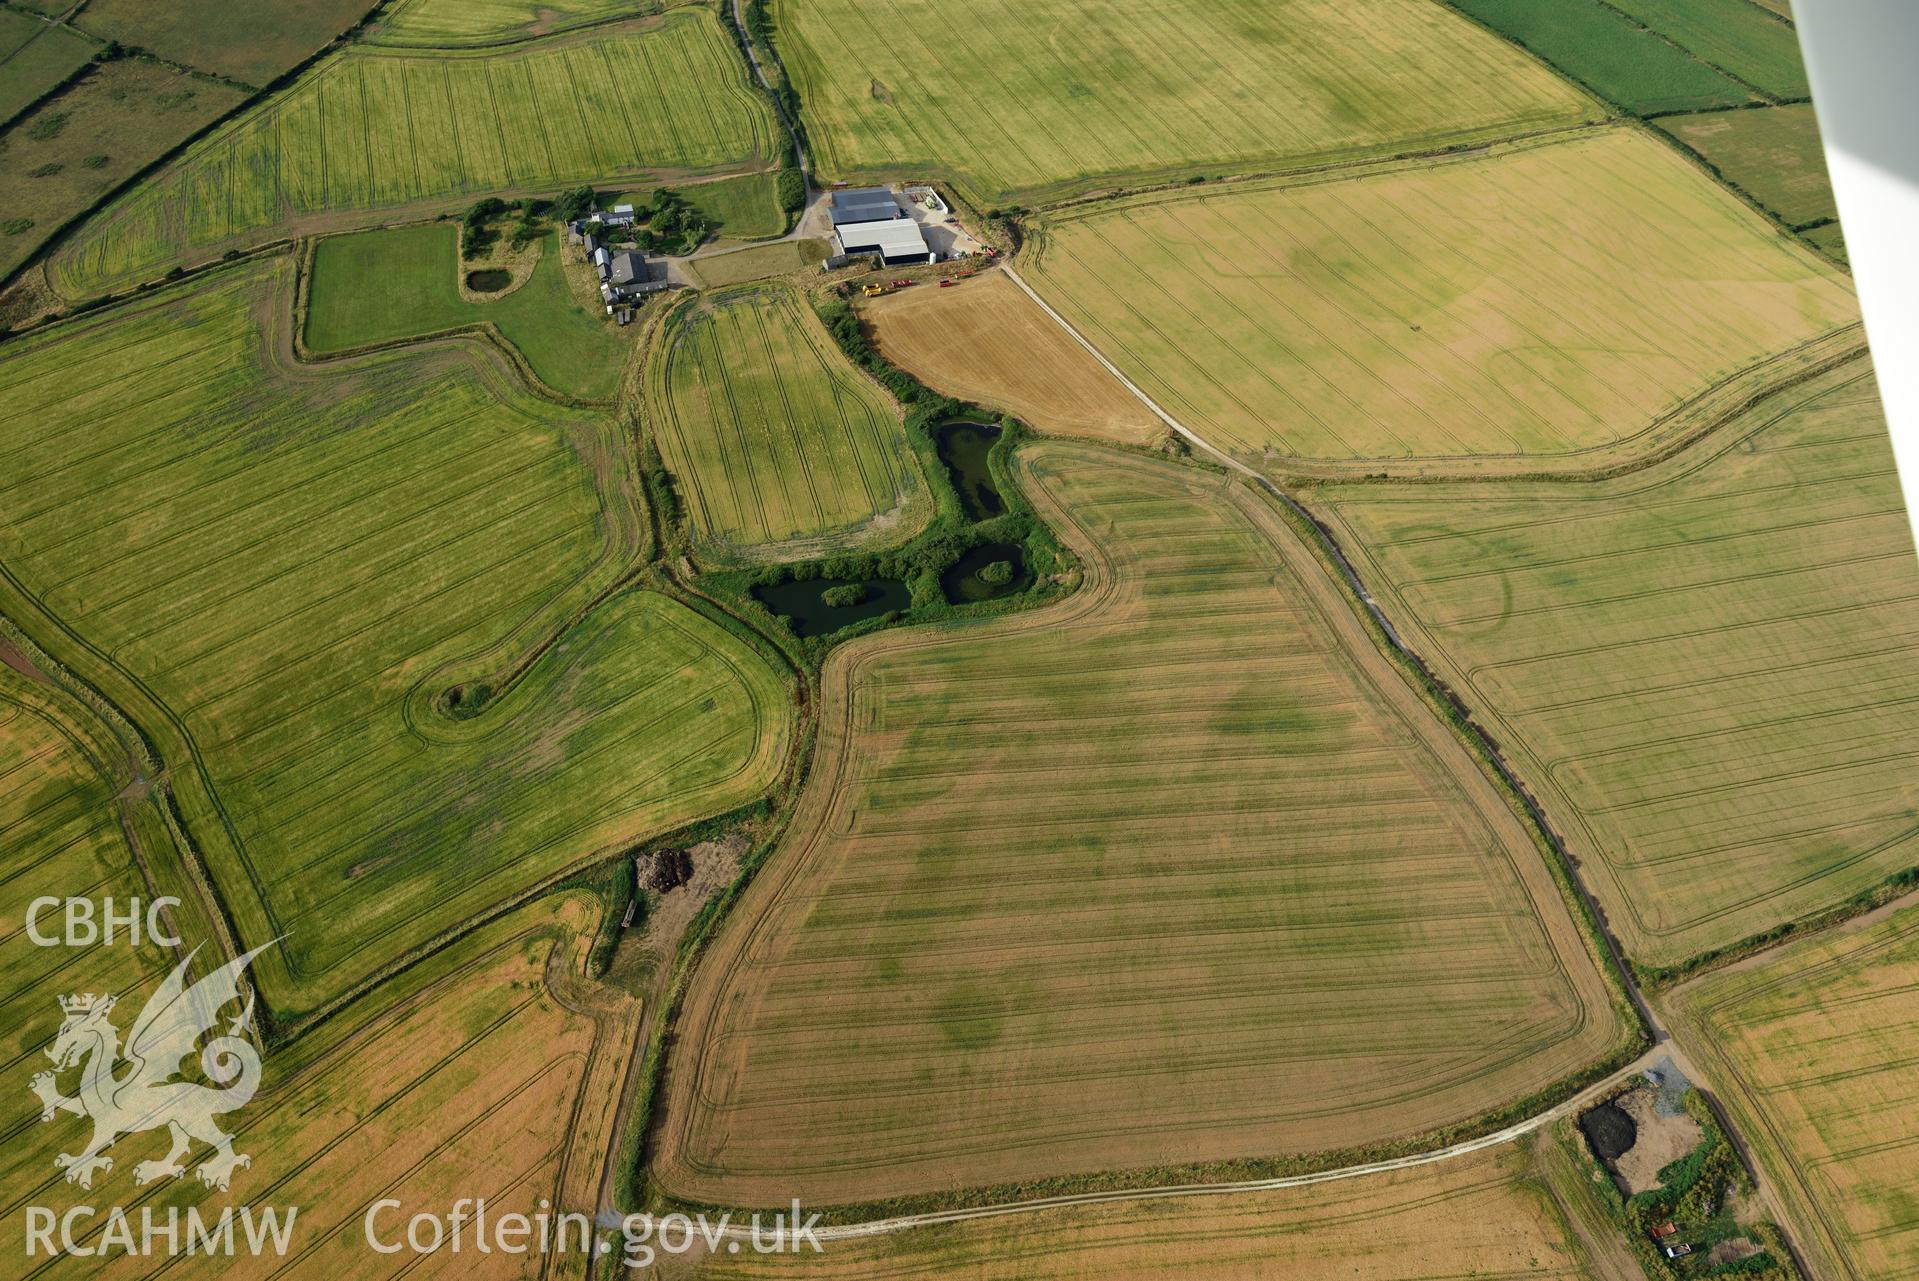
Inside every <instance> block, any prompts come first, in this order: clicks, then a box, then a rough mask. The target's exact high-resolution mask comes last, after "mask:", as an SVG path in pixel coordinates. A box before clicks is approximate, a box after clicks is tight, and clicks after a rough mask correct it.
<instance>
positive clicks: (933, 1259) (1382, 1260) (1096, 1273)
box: [698, 1147, 1612, 1281]
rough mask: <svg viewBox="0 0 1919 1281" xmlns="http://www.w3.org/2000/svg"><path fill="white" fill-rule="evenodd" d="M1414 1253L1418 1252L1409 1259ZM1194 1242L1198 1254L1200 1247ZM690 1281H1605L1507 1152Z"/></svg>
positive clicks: (910, 1237) (993, 1222)
mask: <svg viewBox="0 0 1919 1281" xmlns="http://www.w3.org/2000/svg"><path fill="white" fill-rule="evenodd" d="M1409 1242H1417V1243H1418V1248H1417V1249H1410V1248H1408V1243H1409ZM1200 1243H1204V1245H1203V1248H1202V1246H1201V1244H1200ZM698 1275H699V1276H700V1278H701V1281H723V1279H733V1278H737V1279H738V1281H758V1279H759V1278H763V1277H774V1276H800V1277H805V1278H809V1281H811V1279H814V1278H817V1279H818V1281H862V1279H865V1278H874V1277H888V1278H893V1279H894V1281H908V1279H909V1278H920V1277H927V1278H932V1277H952V1276H959V1275H965V1276H969V1277H974V1278H977V1279H978V1281H1080V1279H1081V1278H1091V1277H1121V1276H1180V1277H1190V1278H1192V1279H1193V1281H1228V1279H1233V1281H1239V1279H1243V1278H1273V1279H1274V1281H1278V1279H1279V1278H1288V1279H1290V1281H1331V1278H1333V1277H1340V1278H1343V1279H1345V1281H1431V1278H1433V1277H1451V1276H1461V1277H1464V1276H1474V1275H1478V1276H1496V1277H1500V1278H1502V1279H1503V1281H1589V1279H1590V1281H1599V1279H1600V1278H1605V1279H1606V1281H1612V1274H1611V1273H1608V1272H1604V1271H1601V1270H1599V1269H1597V1268H1595V1267H1593V1266H1591V1265H1589V1264H1588V1263H1587V1261H1586V1258H1585V1247H1584V1245H1583V1243H1582V1242H1581V1240H1580V1238H1579V1237H1578V1235H1577V1234H1576V1232H1575V1231H1574V1229H1573V1228H1572V1227H1571V1225H1570V1224H1569V1223H1568V1221H1567V1219H1566V1217H1565V1215H1564V1214H1563V1213H1562V1212H1561V1211H1560V1210H1559V1208H1558V1206H1557V1205H1556V1204H1555V1203H1554V1201H1553V1199H1552V1198H1551V1197H1550V1196H1548V1195H1547V1194H1546V1193H1545V1191H1544V1190H1543V1188H1542V1187H1541V1184H1540V1179H1539V1175H1538V1174H1537V1173H1536V1172H1535V1170H1534V1169H1533V1166H1532V1163H1531V1161H1530V1160H1529V1154H1528V1153H1527V1151H1526V1150H1525V1149H1523V1148H1519V1147H1505V1148H1501V1149H1499V1150H1497V1151H1495V1152H1491V1153H1487V1154H1485V1155H1481V1156H1474V1157H1471V1158H1468V1159H1466V1160H1462V1161H1457V1162H1449V1163H1447V1164H1444V1165H1437V1166H1427V1167H1423V1168H1418V1169H1413V1170H1407V1171H1402V1172H1398V1173H1394V1174H1390V1175H1385V1176H1382V1177H1380V1178H1376V1179H1358V1180H1349V1181H1342V1182H1336V1183H1326V1184H1319V1185H1316V1186H1309V1187H1303V1188H1292V1189H1288V1190H1286V1191H1284V1192H1277V1193H1260V1194H1250V1195H1239V1196H1220V1197H1204V1198H1197V1199H1194V1200H1172V1199H1168V1200H1161V1201H1148V1202H1134V1203H1126V1204H1120V1205H1110V1206H1099V1207H1091V1208H1086V1207H1080V1208H1075V1209H1072V1210H1052V1211H1045V1212H1042V1213H1038V1214H1023V1215H1015V1216H1012V1217H1009V1218H1003V1219H982V1220H974V1221H972V1222H967V1223H959V1224H953V1225H951V1226H949V1227H947V1228H944V1229H941V1230H939V1231H932V1232H904V1233H896V1234H892V1235H887V1236H877V1237H868V1238H864V1239H861V1240H853V1241H835V1242H834V1243H833V1244H832V1245H831V1246H830V1247H828V1249H827V1250H826V1251H825V1252H824V1253H823V1254H822V1255H820V1256H819V1257H818V1258H809V1259H806V1260H802V1261H799V1262H797V1263H796V1262H795V1261H794V1260H793V1259H791V1258H787V1259H782V1260H774V1259H770V1258H766V1257H760V1256H754V1255H751V1254H748V1253H741V1254H738V1255H715V1256H713V1257H712V1258H711V1259H708V1260H707V1261H706V1262H705V1264H704V1266H703V1267H701V1268H700V1270H699V1273H698Z"/></svg>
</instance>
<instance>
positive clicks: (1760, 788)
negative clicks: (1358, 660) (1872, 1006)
mask: <svg viewBox="0 0 1919 1281" xmlns="http://www.w3.org/2000/svg"><path fill="white" fill-rule="evenodd" d="M1322 495H1323V496H1322V498H1320V499H1319V500H1316V501H1315V504H1314V505H1315V506H1317V507H1318V508H1319V509H1320V511H1321V512H1322V513H1324V514H1325V515H1326V516H1327V517H1328V518H1329V519H1330V520H1331V521H1332V523H1333V524H1334V525H1335V526H1336V527H1337V529H1338V531H1339V535H1340V538H1341V541H1342V542H1344V543H1345V545H1346V548H1347V550H1348V552H1349V553H1351V554H1352V555H1353V556H1354V557H1355V559H1356V560H1357V561H1358V562H1359V573H1360V576H1361V577H1362V578H1364V579H1365V580H1366V582H1367V585H1368V586H1369V587H1370V588H1371V590H1372V591H1373V592H1374V594H1375V595H1377V596H1378V597H1380V599H1381V602H1382V604H1383V606H1384V608H1385V610H1386V612H1387V614H1388V615H1389V616H1390V617H1391V618H1392V619H1393V620H1394V621H1395V622H1396V623H1397V624H1398V625H1399V626H1400V627H1401V628H1403V629H1405V630H1407V631H1408V632H1409V633H1410V634H1411V644H1412V645H1413V647H1414V648H1415V649H1417V650H1419V651H1420V652H1421V653H1423V654H1424V655H1425V656H1426V657H1427V658H1428V659H1429V660H1431V661H1433V662H1434V663H1435V664H1436V666H1437V668H1438V670H1439V672H1440V674H1441V676H1442V677H1443V679H1445V680H1447V681H1448V682H1450V683H1451V684H1453V685H1454V686H1455V687H1456V688H1457V689H1458V690H1459V692H1460V694H1461V696H1462V697H1463V698H1464V699H1465V701H1466V703H1467V704H1468V705H1469V706H1470V707H1471V708H1473V709H1474V711H1475V713H1476V714H1477V715H1479V716H1482V717H1484V718H1485V721H1486V723H1487V725H1488V726H1489V728H1490V730H1491V733H1492V735H1493V737H1494V738H1495V739H1497V740H1498V741H1499V742H1500V743H1501V744H1502V745H1503V746H1504V748H1505V750H1506V751H1507V752H1508V754H1509V755H1510V756H1511V758H1512V759H1513V762H1514V765H1515V767H1516V769H1517V770H1518V772H1519V774H1520V776H1521V777H1522V778H1524V779H1526V780H1527V781H1528V782H1529V783H1530V784H1531V785H1532V786H1533V787H1534V788H1536V789H1538V791H1539V793H1540V795H1541V800H1542V802H1543V803H1544V806H1545V809H1546V812H1547V813H1548V814H1549V815H1550V816H1551V817H1552V819H1553V821H1554V822H1555V823H1556V824H1557V825H1559V826H1560V827H1561V828H1562V829H1563V831H1564V834H1565V835H1566V837H1567V838H1568V843H1569V845H1570V846H1571V848H1572V850H1573V853H1574V854H1575V855H1576V856H1577V857H1579V858H1581V859H1582V860H1583V861H1584V863H1585V866H1586V868H1587V870H1588V873H1589V875H1591V877H1592V879H1593V881H1594V883H1595V888H1596V890H1597V892H1598V894H1599V896H1600V898H1601V899H1602V901H1603V902H1604V904H1605V906H1606V909H1607V911H1608V913H1609V915H1610V917H1611V920H1612V924H1613V926H1614V928H1615V929H1616V930H1617V931H1618V933H1619V935H1620V938H1621V939H1622V941H1623V942H1624V944H1625V946H1626V948H1627V949H1628V950H1629V951H1630V952H1631V953H1632V954H1633V956H1634V957H1635V958H1636V959H1638V960H1640V961H1642V962H1645V963H1647V964H1649V965H1655V966H1668V965H1674V964H1677V963H1679V962H1682V961H1685V960H1686V959H1688V958H1690V957H1692V956H1694V955H1695V954H1698V953H1701V952H1705V951H1708V950H1711V949H1715V948H1720V947H1724V946H1727V945H1729V944H1732V943H1735V942H1738V941H1739V940H1741V939H1744V938H1746V937H1747V936H1749V935H1751V934H1755V933H1758V932H1760V931H1763V930H1766V929H1768V928H1770V927H1772V926H1774V925H1777V924H1779V923H1781V922H1783V921H1788V920H1791V919H1793V918H1795V917H1798V916H1802V915H1804V914H1807V913H1810V912H1813V911H1816V910H1818V909H1821V908H1824V907H1827V906H1829V905H1831V904H1834V903H1837V902H1840V901H1841V900H1843V899H1846V898H1847V897H1849V896H1851V895H1853V894H1855V893H1858V892H1860V891H1862V890H1865V889H1867V888H1869V887H1871V886H1873V885H1875V884H1877V883H1878V882H1879V881H1880V880H1881V879H1882V878H1884V877H1886V876H1888V875H1890V874H1892V873H1894V872H1897V871H1900V870H1903V869H1905V868H1909V867H1911V866H1913V865H1914V864H1915V863H1919V824H1916V822H1915V818H1914V811H1915V808H1919V780H1915V777H1914V774H1913V770H1912V760H1913V756H1914V754H1915V753H1919V723H1915V720H1914V717H1913V714H1912V713H1913V707H1914V700H1915V697H1919V694H1916V693H1915V692H1916V691H1919V650H1915V648H1914V641H1915V639H1919V566H1915V565H1914V563H1913V546H1912V538H1911V533H1910V530H1909V528H1908V526H1907V523H1906V513H1905V507H1904V504H1903V503H1902V502H1901V499H1900V492H1899V486H1898V482H1897V479H1896V478H1895V476H1894V473H1893V460H1892V451H1891V448H1890V442H1889V440H1888V438H1887V434H1886V425H1885V418H1884V416H1883V414H1882V412H1881V409H1880V406H1879V400H1878V396H1877V394H1876V392H1875V390H1874V386H1873V382H1872V377H1871V373H1870V371H1869V369H1868V368H1867V367H1866V364H1865V361H1864V359H1863V357H1862V358H1860V359H1857V360H1854V361H1852V362H1849V363H1847V364H1844V365H1842V366H1840V367H1839V368H1838V369H1837V370H1836V371H1834V372H1831V373H1828V374H1826V375H1825V376H1823V377H1821V378H1818V379H1815V380H1813V381H1811V382H1806V383H1801V384H1799V385H1796V386H1793V387H1791V388H1789V389H1787V390H1784V391H1781V392H1780V393H1779V394H1778V395H1777V396H1776V397H1775V398H1773V399H1771V400H1769V401H1766V402H1763V403H1761V404H1760V405H1759V406H1758V407H1757V408H1755V409H1753V410H1751V411H1749V412H1748V413H1747V414H1746V415H1745V416H1744V417H1742V418H1741V419H1739V420H1737V421H1736V422H1735V423H1733V424H1729V425H1728V426H1727V427H1725V428H1723V429H1722V430H1721V431H1719V432H1718V433H1716V434H1715V435H1713V436H1711V437H1708V438H1707V439H1706V440H1704V441H1703V442H1701V443H1700V444H1698V445H1696V446H1694V447H1693V448H1691V449H1688V450H1686V451H1684V452H1682V453H1681V454H1679V455H1677V456H1675V457H1673V458H1671V459H1669V460H1667V461H1666V462H1664V463H1662V464H1660V465H1659V466H1657V467H1654V468H1651V469H1649V470H1645V471H1641V472H1638V473H1635V474H1631V475H1627V476H1623V477H1620V478H1616V479H1614V480H1609V481H1605V482H1602V483H1598V484H1591V485H1579V486H1571V485H1564V484H1547V483H1537V484H1521V483H1497V484H1457V485H1425V486H1419V487H1417V488H1414V487H1406V488H1404V489H1399V490H1392V489H1388V488H1384V487H1380V486H1346V487H1339V488H1334V489H1331V490H1326V491H1322Z"/></svg>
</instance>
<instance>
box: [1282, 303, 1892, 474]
mask: <svg viewBox="0 0 1919 1281" xmlns="http://www.w3.org/2000/svg"><path fill="white" fill-rule="evenodd" d="M1869 355H1870V348H1869V347H1868V345H1867V341H1866V332H1865V324H1864V322H1863V321H1854V322H1852V323H1850V324H1846V325H1842V326H1841V327H1839V328H1838V329H1834V330H1830V331H1828V332H1826V333H1823V334H1820V335H1818V336H1816V337H1813V338H1809V339H1807V340H1806V341H1805V342H1803V343H1800V344H1798V345H1797V346H1794V347H1789V348H1787V349H1786V350H1785V351H1781V352H1775V353H1774V354H1772V355H1770V356H1765V357H1762V358H1761V359H1759V360H1758V361H1755V362H1754V363H1752V364H1750V365H1747V366H1746V367H1745V368H1743V369H1739V370H1735V371H1734V372H1732V373H1731V374H1728V375H1727V376H1726V377H1724V378H1722V379H1720V380H1719V381H1718V382H1716V383H1712V384H1710V385H1709V386H1707V387H1705V388H1703V389H1702V390H1700V391H1699V392H1697V393H1695V394H1694V395H1692V396H1691V397H1689V398H1687V400H1686V401H1685V402H1684V403H1682V404H1680V405H1679V406H1677V407H1675V408H1674V409H1672V410H1670V411H1668V412H1667V413H1665V414H1663V415H1661V416H1660V417H1659V418H1657V419H1655V420H1653V422H1652V423H1650V424H1648V425H1647V426H1646V427H1644V428H1643V429H1641V430H1640V431H1638V432H1636V433H1634V434H1633V435H1632V436H1630V437H1628V438H1626V439H1625V440H1622V441H1616V442H1614V443H1612V444H1610V445H1602V446H1599V447H1597V448H1596V449H1593V450H1585V451H1581V452H1580V453H1572V454H1540V455H1526V454H1484V455H1473V456H1471V457H1473V458H1483V459H1484V460H1485V461H1486V462H1487V463H1488V464H1491V465H1490V466H1489V467H1488V468H1487V469H1485V470H1481V471H1460V472H1443V471H1435V472H1425V471H1418V472H1406V471H1399V472H1394V471H1390V470H1388V471H1374V472H1364V471H1361V470H1358V469H1361V468H1366V467H1374V468H1379V467H1390V466H1391V465H1392V464H1394V463H1401V464H1402V465H1403V464H1405V462H1406V461H1407V460H1404V459H1395V458H1361V459H1353V460H1350V461H1343V460H1329V459H1312V458H1292V457H1283V456H1282V457H1276V458H1275V459H1274V461H1273V462H1272V463H1270V464H1268V465H1269V466H1271V467H1272V469H1273V471H1274V473H1276V474H1277V477H1278V478H1279V479H1280V480H1283V481H1285V482H1287V483H1290V484H1296V485H1301V486H1308V487H1311V486H1318V485H1325V484H1339V485H1365V484H1374V485H1457V484H1519V483H1538V482H1552V483H1564V484H1582V485H1583V484H1592V483H1595V482H1598V481H1604V480H1613V479H1616V478H1618V477H1621V476H1630V475H1632V474H1633V473H1635V472H1640V471H1646V470H1648V469H1650V468H1652V467H1656V466H1658V465H1659V464H1660V463H1663V462H1666V461H1668V460H1670V459H1673V458H1676V457H1678V456H1679V455H1680V454H1683V453H1685V452H1686V451H1688V450H1690V449H1692V448H1693V447H1695V446H1697V445H1699V444H1701V443H1703V442H1704V441H1706V440H1707V439H1708V438H1710V437H1711V436H1712V435H1714V434H1715V433H1716V432H1718V431H1719V430H1721V429H1722V428H1724V427H1727V426H1729V425H1731V424H1732V423H1733V422H1734V421H1736V420H1737V419H1739V418H1741V417H1743V416H1744V415H1745V414H1747V413H1749V412H1750V411H1752V410H1753V409H1755V408H1757V407H1758V406H1760V405H1762V404H1764V403H1765V402H1766V401H1768V400H1770V399H1772V398H1773V397H1774V396H1780V395H1784V394H1786V393H1787V392H1790V391H1792V390H1793V389H1794V388H1796V387H1798V386H1800V385H1801V384H1803V383H1807V382H1811V381H1812V380H1813V379H1815V378H1820V377H1823V376H1824V375H1826V374H1828V373H1831V372H1832V371H1833V370H1835V369H1838V368H1840V367H1841V366H1843V365H1845V364H1847V363H1848V362H1850V361H1853V360H1857V359H1860V358H1861V357H1865V356H1869ZM1782 363H1783V364H1784V365H1785V366H1786V367H1785V368H1783V369H1781V368H1776V366H1779V365H1781V364H1782ZM1590 454H1623V455H1625V456H1624V457H1620V458H1616V459H1614V460H1612V461H1601V462H1597V463H1594V464H1593V465H1591V466H1588V467H1583V468H1582V467H1566V468H1563V469H1558V470H1552V469H1548V470H1540V469H1539V468H1538V466H1537V463H1538V462H1539V461H1550V460H1552V459H1555V458H1559V459H1566V460H1568V461H1578V460H1580V459H1582V458H1583V457H1584V456H1586V455H1590ZM1465 460H1466V459H1465V458H1464V457H1462V456H1458V455H1453V456H1446V455H1430V456H1425V457H1422V458H1417V459H1413V460H1411V463H1412V465H1413V466H1415V467H1418V466H1422V465H1426V464H1429V463H1431V464H1438V463H1454V462H1461V461H1465ZM1248 465H1249V466H1251V464H1248ZM1521 467H1531V468H1532V470H1517V469H1518V468H1521ZM1508 468H1511V469H1510V470H1509V469H1508Z"/></svg>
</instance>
